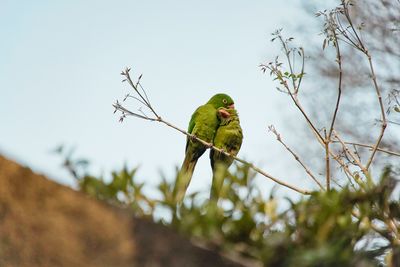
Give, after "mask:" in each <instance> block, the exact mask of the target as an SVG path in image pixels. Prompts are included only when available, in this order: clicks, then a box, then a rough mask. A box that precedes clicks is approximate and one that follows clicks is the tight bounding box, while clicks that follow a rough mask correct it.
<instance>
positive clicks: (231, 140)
mask: <svg viewBox="0 0 400 267" xmlns="http://www.w3.org/2000/svg"><path fill="white" fill-rule="evenodd" d="M188 133H190V134H192V135H193V136H196V137H197V138H199V139H201V140H203V141H206V142H208V143H212V144H214V146H216V147H218V148H221V149H222V150H224V151H225V152H228V153H230V154H231V155H234V156H236V155H237V154H238V152H239V149H240V147H241V145H242V140H243V133H242V128H241V127H240V122H239V117H238V114H237V111H236V110H235V106H234V102H233V100H232V98H231V97H229V96H228V95H226V94H216V95H214V96H213V97H211V99H210V100H209V101H208V102H207V103H206V104H205V105H202V106H200V107H198V108H197V109H196V111H195V112H194V113H193V115H192V118H191V119H190V122H189V127H188ZM206 150H207V147H206V146H205V145H203V144H202V143H200V142H198V141H196V140H195V139H193V138H190V137H188V138H187V141H186V149H185V159H184V161H183V163H182V167H181V169H180V171H179V173H178V177H177V180H176V184H175V187H174V192H173V195H174V198H175V201H176V202H177V203H181V202H182V200H183V198H184V196H185V193H186V189H187V187H188V186H189V183H190V180H191V178H192V175H193V171H194V168H195V166H196V163H197V160H198V159H199V158H200V157H201V156H202V155H203V154H204V152H205V151H206ZM210 160H211V168H212V170H213V181H212V186H211V194H210V198H211V199H213V200H217V199H218V198H219V193H220V191H221V188H222V185H223V182H224V175H225V172H226V170H227V169H228V168H229V166H230V165H231V164H232V162H233V158H231V157H228V156H226V155H224V154H222V153H220V152H218V151H215V150H213V149H211V151H210Z"/></svg>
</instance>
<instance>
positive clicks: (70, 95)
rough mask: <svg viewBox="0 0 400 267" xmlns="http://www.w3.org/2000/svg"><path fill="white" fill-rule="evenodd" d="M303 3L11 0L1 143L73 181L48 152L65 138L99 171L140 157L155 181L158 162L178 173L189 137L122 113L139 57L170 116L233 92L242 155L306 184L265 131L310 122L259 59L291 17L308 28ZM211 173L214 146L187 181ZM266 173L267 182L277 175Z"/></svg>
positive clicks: (0, 99)
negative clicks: (119, 104) (297, 116)
mask: <svg viewBox="0 0 400 267" xmlns="http://www.w3.org/2000/svg"><path fill="white" fill-rule="evenodd" d="M299 3H300V1H258V0H257V1H256V0H253V1H226V0H223V1H177V0H175V1H94V0H93V1H77V0H75V1H12V0H10V1H7V0H2V1H1V3H0V39H1V42H0V58H1V60H0V92H1V94H0V121H1V123H0V137H1V138H0V153H2V154H4V155H6V156H8V157H10V158H12V159H15V160H17V161H19V162H21V163H23V164H26V165H28V166H30V167H31V168H32V169H33V170H35V171H37V172H39V173H44V174H46V175H48V176H49V177H50V178H52V179H54V180H57V181H59V182H61V183H64V184H69V185H71V184H73V179H72V178H71V177H70V176H69V175H68V174H67V173H66V172H65V171H63V170H62V169H61V168H60V166H59V163H60V159H59V158H57V157H56V156H54V155H53V154H51V153H49V151H50V150H51V149H53V148H54V147H56V146H57V145H59V144H65V145H69V146H76V147H77V155H80V156H84V157H87V158H88V159H89V160H91V161H92V163H93V171H94V172H95V173H98V174H100V173H102V172H104V173H105V174H106V173H108V172H109V171H110V170H112V169H117V168H120V167H121V166H122V165H123V164H124V162H126V163H127V164H128V165H129V166H137V165H140V171H139V174H138V175H139V177H140V179H141V180H143V181H146V182H148V183H149V184H150V185H152V184H155V183H156V182H157V181H158V180H159V179H160V175H159V172H160V170H162V171H163V172H165V173H166V174H167V175H168V176H169V177H170V178H172V175H173V173H174V168H175V166H176V165H180V164H181V160H182V159H183V152H184V146H185V137H184V136H183V135H181V134H180V133H178V132H175V131H174V130H172V129H169V128H166V127H164V126H162V125H158V124H156V123H150V122H146V121H140V120H138V119H135V118H128V119H127V120H126V121H125V122H124V123H123V124H120V123H118V116H116V115H114V114H113V108H112V106H111V104H112V103H113V102H114V101H115V100H116V99H121V98H122V97H123V96H124V94H126V93H127V92H128V90H129V88H128V87H127V85H126V84H123V83H121V79H122V77H121V76H120V74H119V73H120V71H121V70H122V69H123V68H124V67H125V66H131V67H132V74H133V75H138V74H140V73H143V79H142V83H143V85H144V86H145V88H146V89H147V92H148V94H149V96H150V98H151V100H152V102H153V104H154V106H155V107H156V108H157V110H158V111H159V113H160V114H161V116H162V117H163V118H165V119H167V120H169V121H170V122H172V123H175V124H176V125H177V126H179V127H182V128H186V127H187V123H188V121H189V118H190V116H191V114H192V112H193V111H194V109H195V108H196V107H197V106H199V105H201V104H203V103H205V102H206V101H207V100H208V98H209V97H211V96H212V95H213V94H215V93H217V92H225V93H228V94H229V95H231V96H232V97H233V98H234V100H235V102H236V107H237V109H238V111H239V113H240V118H241V122H242V127H243V130H244V135H245V139H244V143H243V146H242V150H241V152H240V154H239V156H240V157H243V158H245V159H247V160H249V161H253V162H254V163H256V164H258V165H260V166H261V167H262V168H264V169H265V170H266V171H267V172H269V173H271V174H274V175H276V176H278V177H280V178H282V179H284V180H288V181H289V180H291V181H292V182H294V184H298V185H300V186H302V187H304V188H305V187H307V185H310V183H309V182H308V180H306V178H304V177H305V175H302V172H301V171H299V168H298V167H297V164H296V162H295V161H292V159H291V158H290V157H288V156H287V154H286V152H285V151H284V150H283V148H282V147H281V146H280V145H279V144H278V143H277V142H276V140H275V139H274V137H273V136H272V135H271V134H268V133H267V126H268V125H269V124H274V125H275V126H276V127H277V128H278V130H280V132H281V133H282V134H283V136H285V137H286V139H287V141H288V143H290V142H291V141H292V142H294V141H295V140H294V138H292V137H294V134H295V132H296V130H302V129H303V128H301V126H296V125H292V124H291V123H288V122H287V121H286V118H287V116H288V114H291V113H292V112H296V111H295V110H294V109H293V108H292V107H291V105H290V104H289V100H288V99H287V98H286V97H285V96H284V95H282V94H280V93H278V92H277V91H276V90H274V88H275V85H274V83H273V82H272V81H271V80H272V79H271V78H270V77H269V76H268V75H263V74H262V73H261V71H260V70H259V68H258V64H259V63H262V62H265V61H266V60H271V59H273V58H274V57H275V55H277V54H278V53H279V49H278V47H277V46H276V45H275V44H272V43H270V41H269V40H270V39H271V37H270V33H271V32H273V31H274V30H275V29H277V28H281V27H283V28H285V29H288V34H289V35H292V36H298V35H301V33H299V32H296V31H295V30H298V28H296V26H295V24H298V23H300V24H301V23H304V20H305V19H310V17H311V18H312V14H309V17H306V16H305V14H304V13H303V11H302V10H301V8H300V7H299ZM315 34H317V31H316V32H315ZM284 156H286V157H284ZM288 166H291V167H289V168H288ZM292 166H293V167H292ZM210 173H211V170H210V167H209V162H208V155H206V156H204V157H203V158H202V159H201V160H200V162H199V164H198V166H197V169H196V172H195V175H194V178H193V182H192V184H191V186H190V190H198V189H200V190H205V189H208V187H209V185H210V183H211V180H210V179H211V175H210ZM294 177H296V179H298V180H297V181H293V178H294ZM301 177H303V178H301ZM260 181H263V182H262V183H261V184H262V185H261V186H265V188H267V189H266V190H268V188H270V187H271V186H272V185H273V183H272V182H271V181H269V180H264V179H263V178H260ZM280 191H283V192H287V190H286V189H281V190H280ZM267 193H268V192H266V194H267Z"/></svg>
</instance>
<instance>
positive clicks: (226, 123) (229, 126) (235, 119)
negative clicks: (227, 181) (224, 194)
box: [210, 108, 243, 201]
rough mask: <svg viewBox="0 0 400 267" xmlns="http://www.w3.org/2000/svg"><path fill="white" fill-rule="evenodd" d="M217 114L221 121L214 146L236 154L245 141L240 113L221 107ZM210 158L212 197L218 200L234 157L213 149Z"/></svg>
mask: <svg viewBox="0 0 400 267" xmlns="http://www.w3.org/2000/svg"><path fill="white" fill-rule="evenodd" d="M217 114H218V117H219V118H220V121H221V122H220V126H219V128H218V130H217V132H216V134H215V137H214V146H216V147H218V148H221V149H222V150H224V151H225V152H228V153H229V154H231V155H233V156H236V155H237V154H238V153H239V149H240V147H241V146H242V141H243V132H242V128H241V127H240V121H239V116H238V113H237V111H236V110H235V109H225V108H220V109H219V110H218V112H217ZM210 160H211V168H212V170H213V180H212V186H211V193H210V199H211V200H216V201H217V200H218V198H219V196H220V191H221V188H222V185H223V183H224V178H225V172H226V170H227V169H228V168H229V166H231V164H232V162H233V158H231V157H228V156H226V155H224V154H222V153H220V152H218V151H215V150H211V151H210Z"/></svg>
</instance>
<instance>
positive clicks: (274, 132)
mask: <svg viewBox="0 0 400 267" xmlns="http://www.w3.org/2000/svg"><path fill="white" fill-rule="evenodd" d="M268 129H269V130H270V131H271V132H272V133H273V134H275V136H276V139H277V140H278V142H279V143H281V144H282V145H283V146H284V147H285V148H286V150H287V151H289V152H290V154H292V156H293V157H294V159H295V160H296V161H298V162H299V163H300V165H301V166H302V167H303V169H304V170H305V171H306V173H307V174H308V175H309V176H310V177H311V178H312V179H313V180H314V182H316V183H317V184H318V186H319V188H320V189H322V190H325V188H324V187H323V186H322V184H321V183H320V182H319V181H318V180H317V178H315V176H314V175H313V174H312V172H311V171H310V169H309V168H307V166H305V164H304V163H303V162H302V161H301V160H300V158H299V156H298V155H297V154H296V153H295V152H294V151H293V150H292V149H291V148H290V147H288V146H287V145H286V144H285V142H283V140H282V138H281V135H280V134H279V133H278V131H277V130H276V129H275V127H274V126H273V125H270V126H268Z"/></svg>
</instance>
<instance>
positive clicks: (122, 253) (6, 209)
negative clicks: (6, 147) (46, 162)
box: [0, 156, 239, 267]
mask: <svg viewBox="0 0 400 267" xmlns="http://www.w3.org/2000/svg"><path fill="white" fill-rule="evenodd" d="M0 266H2V267H10V266H15V267H25V266H29V267H32V266H73V267H80V266H82V267H83V266H84V267H90V266H107V267H114V266H115V267H116V266H140V267H142V266H143V267H158V266H160V267H161V266H163V267H164V266H166V267H167V266H188V267H189V266H190V267H196V266H199V267H200V266H239V265H238V264H235V263H232V262H230V261H228V260H226V259H224V258H222V257H221V256H220V255H219V254H217V253H214V252H212V251H208V250H204V249H201V248H199V247H195V246H193V245H192V244H191V243H190V242H189V241H187V240H185V239H183V238H182V237H180V236H179V235H177V234H175V233H174V232H172V231H171V230H169V229H167V228H166V227H164V226H162V225H156V224H154V223H151V222H148V221H144V220H140V219H136V218H133V217H132V216H131V215H130V213H129V212H128V211H124V210H119V209H116V208H113V207H111V206H109V205H106V204H104V203H100V202H98V201H96V200H94V199H90V198H88V197H87V196H85V195H84V194H82V193H79V192H76V191H73V190H72V189H70V188H67V187H65V186H61V185H59V184H57V183H54V182H52V181H49V180H48V179H46V178H45V177H44V176H41V175H37V174H35V173H33V172H32V171H31V170H30V169H29V168H25V167H22V166H20V165H18V164H17V163H15V162H12V161H10V160H8V159H6V158H4V157H2V156H0Z"/></svg>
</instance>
